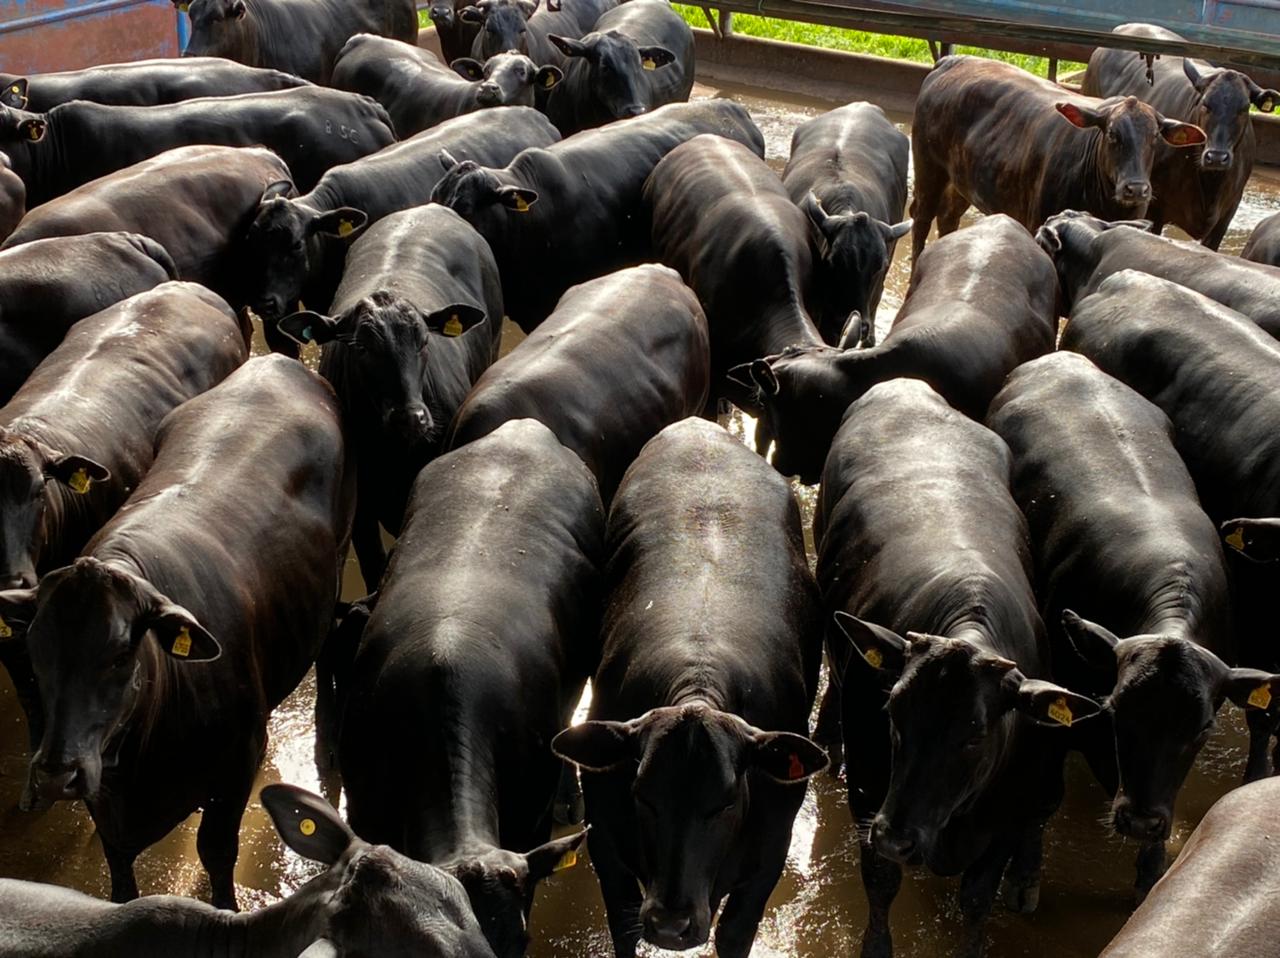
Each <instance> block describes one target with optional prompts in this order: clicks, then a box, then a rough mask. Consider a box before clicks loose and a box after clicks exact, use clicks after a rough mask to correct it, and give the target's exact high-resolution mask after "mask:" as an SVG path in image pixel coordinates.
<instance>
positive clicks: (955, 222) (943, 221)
mask: <svg viewBox="0 0 1280 958" xmlns="http://www.w3.org/2000/svg"><path fill="white" fill-rule="evenodd" d="M968 208H969V200H968V199H967V198H966V197H964V196H961V195H960V194H959V193H958V192H956V188H955V187H954V186H948V187H947V188H946V190H945V191H944V192H943V194H942V203H941V205H940V207H939V209H938V235H939V236H946V235H947V234H948V233H954V232H955V231H956V230H957V229H959V228H960V217H962V216H964V211H965V210H967V209H968Z"/></svg>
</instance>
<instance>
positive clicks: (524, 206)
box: [516, 196, 529, 213]
mask: <svg viewBox="0 0 1280 958" xmlns="http://www.w3.org/2000/svg"><path fill="white" fill-rule="evenodd" d="M516 212H517V213H528V212H529V204H528V202H527V201H526V200H525V198H524V197H523V196H517V197H516Z"/></svg>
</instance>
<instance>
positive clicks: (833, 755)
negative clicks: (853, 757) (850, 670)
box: [813, 656, 844, 778]
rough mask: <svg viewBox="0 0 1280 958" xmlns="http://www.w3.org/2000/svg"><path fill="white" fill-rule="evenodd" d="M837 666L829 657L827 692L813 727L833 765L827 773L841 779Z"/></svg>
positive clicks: (841, 742)
mask: <svg viewBox="0 0 1280 958" xmlns="http://www.w3.org/2000/svg"><path fill="white" fill-rule="evenodd" d="M835 675H836V670H835V665H834V664H833V663H832V662H831V657H830V656H828V657H827V676H828V678H827V690H826V692H824V693H823V695H822V704H821V705H820V706H818V721H817V723H816V724H815V725H814V727H813V740H814V741H815V742H817V743H818V744H819V745H821V746H822V747H823V748H825V749H826V750H827V757H828V758H829V759H831V764H830V765H829V766H827V771H828V772H830V773H831V777H832V778H839V777H840V766H841V765H843V764H844V729H843V728H842V726H841V723H840V712H841V705H840V686H839V684H838V683H837V682H836V679H835Z"/></svg>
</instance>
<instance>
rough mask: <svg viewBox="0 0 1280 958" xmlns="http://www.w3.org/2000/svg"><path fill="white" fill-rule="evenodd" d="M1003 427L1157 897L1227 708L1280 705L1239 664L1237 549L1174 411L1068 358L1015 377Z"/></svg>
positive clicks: (1105, 757) (1266, 681)
mask: <svg viewBox="0 0 1280 958" xmlns="http://www.w3.org/2000/svg"><path fill="white" fill-rule="evenodd" d="M1066 410H1070V414H1069V415H1067V414H1065V411H1066ZM988 425H990V427H991V428H992V429H994V430H995V431H996V432H997V433H998V434H999V435H1000V436H1001V437H1002V438H1004V440H1005V441H1006V442H1007V443H1008V444H1009V448H1010V450H1011V451H1012V453H1013V483H1012V486H1013V495H1014V498H1015V499H1016V500H1017V501H1018V505H1019V506H1020V507H1021V508H1022V511H1023V513H1024V514H1025V515H1026V517H1027V522H1028V524H1029V526H1030V530H1031V542H1032V548H1033V552H1034V556H1035V564H1036V568H1037V570H1038V578H1039V587H1038V590H1037V591H1038V593H1039V599H1040V611H1041V613H1042V615H1043V616H1044V621H1045V623H1046V624H1047V625H1048V628H1049V637H1050V646H1051V649H1052V653H1053V663H1054V678H1055V679H1057V680H1058V681H1059V682H1062V683H1063V684H1064V685H1066V686H1067V687H1069V688H1071V689H1072V690H1074V691H1077V692H1082V693H1085V694H1088V695H1090V696H1093V697H1095V698H1105V699H1106V701H1107V713H1108V716H1109V721H1107V722H1090V723H1089V724H1088V725H1086V726H1085V727H1084V729H1082V730H1081V733H1082V734H1081V735H1080V737H1079V740H1078V741H1077V742H1076V743H1075V744H1077V745H1078V746H1079V747H1081V748H1082V749H1083V750H1084V752H1085V755H1086V757H1087V758H1088V759H1089V764H1090V765H1091V766H1092V767H1093V769H1094V770H1095V772H1096V773H1097V775H1098V777H1099V780H1100V781H1101V782H1102V784H1103V785H1104V787H1106V788H1107V790H1108V791H1109V792H1111V794H1112V795H1114V796H1115V801H1114V803H1113V805H1112V809H1111V823H1112V824H1113V825H1114V826H1115V829H1116V831H1117V832H1118V833H1120V834H1121V835H1124V836H1126V837H1128V838H1133V839H1135V840H1137V841H1138V842H1139V843H1141V850H1140V852H1139V855H1138V878H1137V892H1138V896H1139V898H1142V897H1144V896H1145V895H1146V893H1147V891H1148V890H1149V889H1150V888H1151V886H1152V885H1153V884H1155V881H1156V879H1157V878H1159V877H1160V873H1161V872H1162V871H1163V870H1164V858H1165V850H1164V843H1165V842H1166V841H1167V840H1168V838H1169V832H1170V828H1171V826H1172V823H1173V804H1174V800H1175V799H1176V797H1177V794H1178V790H1179V789H1180V788H1181V787H1182V783H1183V781H1184V780H1185V779H1186V776H1187V773H1188V772H1189V771H1190V770H1191V766H1192V764H1193V763H1194V761H1195V758H1196V755H1197V754H1198V753H1199V751H1200V747H1201V746H1202V745H1203V744H1204V742H1205V740H1206V739H1207V738H1208V736H1209V733H1210V732H1211V731H1212V730H1213V726H1214V715H1215V713H1216V712H1217V710H1218V707H1219V706H1220V705H1221V704H1222V702H1223V699H1224V698H1230V699H1232V700H1233V701H1234V702H1236V704H1238V705H1240V706H1241V707H1242V708H1243V707H1245V706H1248V705H1249V704H1250V699H1251V697H1252V698H1254V699H1255V700H1256V698H1257V695H1258V691H1257V690H1258V689H1259V688H1260V687H1261V688H1264V689H1267V692H1266V696H1267V698H1268V699H1269V698H1270V695H1271V683H1272V682H1273V681H1274V682H1275V683H1276V691H1277V692H1280V676H1269V675H1267V673H1265V672H1258V671H1255V670H1253V669H1233V668H1231V666H1230V663H1232V662H1234V661H1235V660H1236V642H1235V636H1234V635H1233V633H1232V631H1231V596H1230V590H1229V588H1228V582H1227V569H1226V562H1225V559H1224V558H1223V554H1222V544H1221V542H1220V540H1219V537H1218V530H1217V527H1216V526H1215V525H1214V524H1213V521H1212V520H1210V519H1209V517H1208V516H1207V515H1205V514H1204V511H1203V510H1202V509H1201V508H1200V503H1199V500H1198V499H1197V498H1196V490H1195V485H1194V484H1193V483H1192V481H1191V476H1190V475H1189V474H1188V473H1187V467H1186V466H1185V465H1183V462H1182V460H1181V459H1180V458H1179V456H1178V453H1177V451H1176V450H1175V449H1174V446H1173V426H1172V425H1171V423H1170V422H1169V419H1168V417H1167V416H1165V414H1164V413H1163V412H1161V411H1160V409H1158V408H1157V407H1156V406H1154V405H1152V404H1151V403H1150V402H1148V401H1147V400H1146V399H1144V398H1143V397H1142V396H1140V395H1138V394H1137V393H1136V392H1134V391H1133V390H1132V389H1130V388H1129V387H1128V386H1126V385H1124V383H1122V382H1120V381H1118V380H1116V379H1112V378H1111V377H1110V376H1108V375H1107V374H1106V373H1103V372H1101V371H1100V370H1099V369H1098V368H1097V367H1096V366H1094V365H1093V364H1092V363H1091V362H1089V360H1087V359H1085V358H1084V357H1082V356H1080V355H1079V354H1077V353H1070V352H1061V353H1054V354H1051V355H1049V356H1045V357H1044V358H1042V359H1037V360H1035V361H1034V362H1030V363H1027V364H1026V365H1024V366H1021V367H1019V368H1018V369H1016V370H1014V372H1013V374H1012V375H1011V376H1010V377H1009V381H1008V383H1007V384H1006V385H1005V387H1004V389H1002V390H1001V391H1000V394H999V395H998V396H997V397H996V398H995V400H994V401H993V402H992V404H991V413H990V416H989V417H988ZM1121 636H1123V638H1120V637H1121ZM1117 758H1118V764H1117Z"/></svg>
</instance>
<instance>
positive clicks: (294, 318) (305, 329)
mask: <svg viewBox="0 0 1280 958" xmlns="http://www.w3.org/2000/svg"><path fill="white" fill-rule="evenodd" d="M276 329H278V330H280V332H282V333H284V334H285V335H286V336H288V337H289V338H290V339H292V340H293V341H294V342H295V343H297V344H298V345H299V346H305V345H306V344H307V343H317V344H319V345H321V346H323V345H324V344H325V343H330V342H333V340H334V339H336V338H337V337H338V332H339V323H338V320H336V319H331V318H330V317H328V316H325V315H323V314H321V313H314V312H312V311H311V310H309V309H304V310H302V311H301V312H298V313H290V314H289V315H288V316H286V317H284V319H281V320H280V321H279V322H277V323H276Z"/></svg>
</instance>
